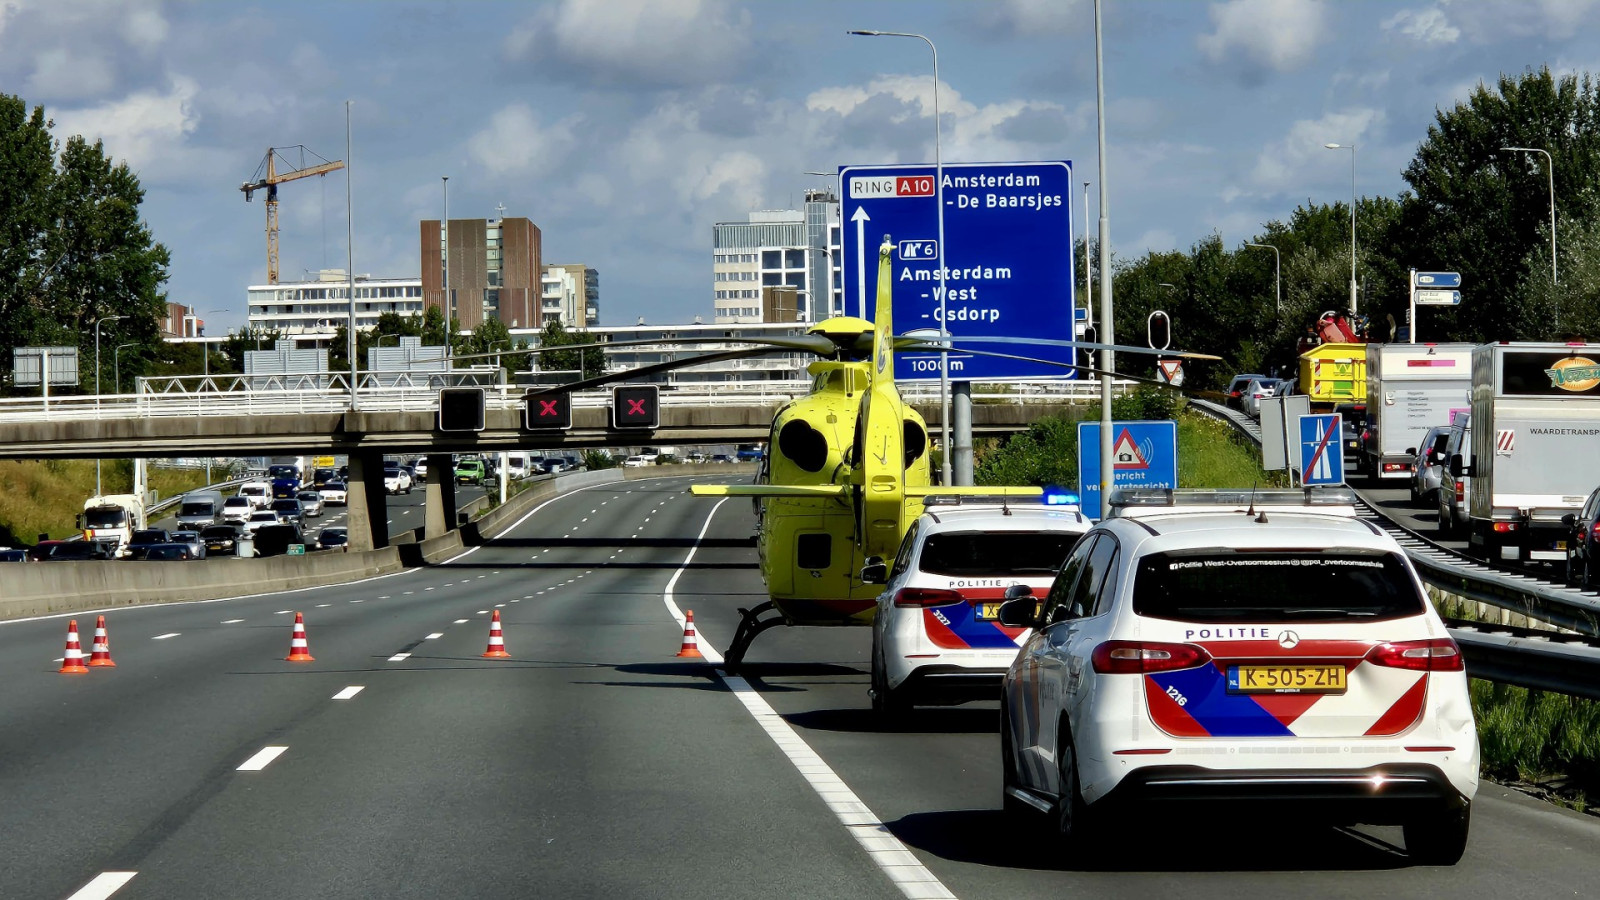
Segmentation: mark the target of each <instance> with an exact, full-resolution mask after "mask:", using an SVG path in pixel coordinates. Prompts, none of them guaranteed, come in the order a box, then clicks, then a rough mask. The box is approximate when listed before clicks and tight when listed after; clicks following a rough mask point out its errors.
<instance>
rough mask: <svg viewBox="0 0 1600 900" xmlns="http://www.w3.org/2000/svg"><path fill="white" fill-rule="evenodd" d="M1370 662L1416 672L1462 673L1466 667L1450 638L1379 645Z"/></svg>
mask: <svg viewBox="0 0 1600 900" xmlns="http://www.w3.org/2000/svg"><path fill="white" fill-rule="evenodd" d="M1366 660H1367V662H1369V663H1372V664H1373V665H1375V666H1387V667H1388V668H1391V669H1411V670H1413V671H1416V672H1460V671H1463V670H1464V669H1465V668H1466V664H1465V662H1464V661H1463V660H1462V658H1461V648H1460V647H1457V646H1456V642H1455V641H1452V640H1450V639H1449V638H1433V639H1431V640H1426V641H1394V642H1391V643H1387V644H1379V645H1377V646H1376V647H1373V648H1372V649H1371V650H1369V651H1367V657H1366Z"/></svg>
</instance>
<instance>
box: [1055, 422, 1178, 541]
mask: <svg viewBox="0 0 1600 900" xmlns="http://www.w3.org/2000/svg"><path fill="white" fill-rule="evenodd" d="M1111 433H1112V435H1113V437H1112V440H1111V459H1112V469H1111V483H1112V485H1113V486H1115V487H1130V488H1138V487H1146V488H1176V487H1177V486H1178V423H1177V422H1173V421H1171V420H1170V419H1169V420H1164V421H1159V422H1112V423H1111ZM1078 494H1079V497H1080V498H1081V503H1080V506H1079V508H1080V509H1081V510H1083V514H1084V515H1086V516H1088V517H1089V518H1091V519H1098V518H1100V509H1101V505H1100V423H1099V422H1079V423H1078Z"/></svg>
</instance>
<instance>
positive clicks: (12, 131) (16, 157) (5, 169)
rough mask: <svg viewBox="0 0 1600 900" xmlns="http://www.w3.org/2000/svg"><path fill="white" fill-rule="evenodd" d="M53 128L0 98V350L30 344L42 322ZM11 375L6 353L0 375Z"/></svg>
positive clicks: (38, 111) (16, 101)
mask: <svg viewBox="0 0 1600 900" xmlns="http://www.w3.org/2000/svg"><path fill="white" fill-rule="evenodd" d="M54 126H55V123H54V122H53V121H51V120H49V119H46V118H45V115H44V108H43V107H39V106H36V107H34V108H33V110H32V111H31V112H30V111H29V110H28V106H27V104H26V103H24V102H23V101H22V99H21V98H20V97H13V96H11V95H9V94H0V346H7V347H11V346H18V345H26V344H30V343H32V341H33V335H34V332H35V329H36V327H37V324H38V323H39V322H40V321H41V320H43V319H44V318H45V310H46V306H45V304H44V299H43V298H42V297H41V292H42V291H43V289H44V287H45V285H46V284H47V283H48V281H49V279H50V277H51V275H52V274H54V271H55V269H54V266H53V265H52V263H55V262H56V260H54V259H46V258H44V254H45V241H46V238H47V236H48V234H49V231H50V225H51V220H52V219H53V218H54V216H53V214H52V205H51V199H52V198H51V184H52V183H53V182H54V180H55V141H54V140H53V139H52V138H51V136H50V129H51V128H53V127H54ZM10 369H11V354H9V353H7V354H4V358H0V372H6V373H9V371H10Z"/></svg>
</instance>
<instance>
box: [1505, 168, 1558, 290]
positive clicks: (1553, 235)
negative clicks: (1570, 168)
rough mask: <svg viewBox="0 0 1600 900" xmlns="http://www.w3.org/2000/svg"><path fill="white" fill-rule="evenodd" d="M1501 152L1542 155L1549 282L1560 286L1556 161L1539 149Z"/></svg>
mask: <svg viewBox="0 0 1600 900" xmlns="http://www.w3.org/2000/svg"><path fill="white" fill-rule="evenodd" d="M1500 149H1501V150H1518V151H1521V152H1523V153H1543V154H1544V169H1545V172H1546V174H1548V175H1549V176H1550V281H1551V282H1552V283H1554V284H1560V283H1561V280H1560V279H1559V278H1557V277H1556V161H1555V160H1554V159H1552V158H1551V157H1550V151H1549V150H1545V149H1542V148H1540V147H1501V148H1500Z"/></svg>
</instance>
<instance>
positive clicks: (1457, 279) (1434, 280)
mask: <svg viewBox="0 0 1600 900" xmlns="http://www.w3.org/2000/svg"><path fill="white" fill-rule="evenodd" d="M1414 277H1415V279H1416V280H1415V282H1414V285H1415V286H1416V287H1419V288H1458V287H1461V273H1460V272H1418V273H1417V274H1416V275H1415V276H1414Z"/></svg>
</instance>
